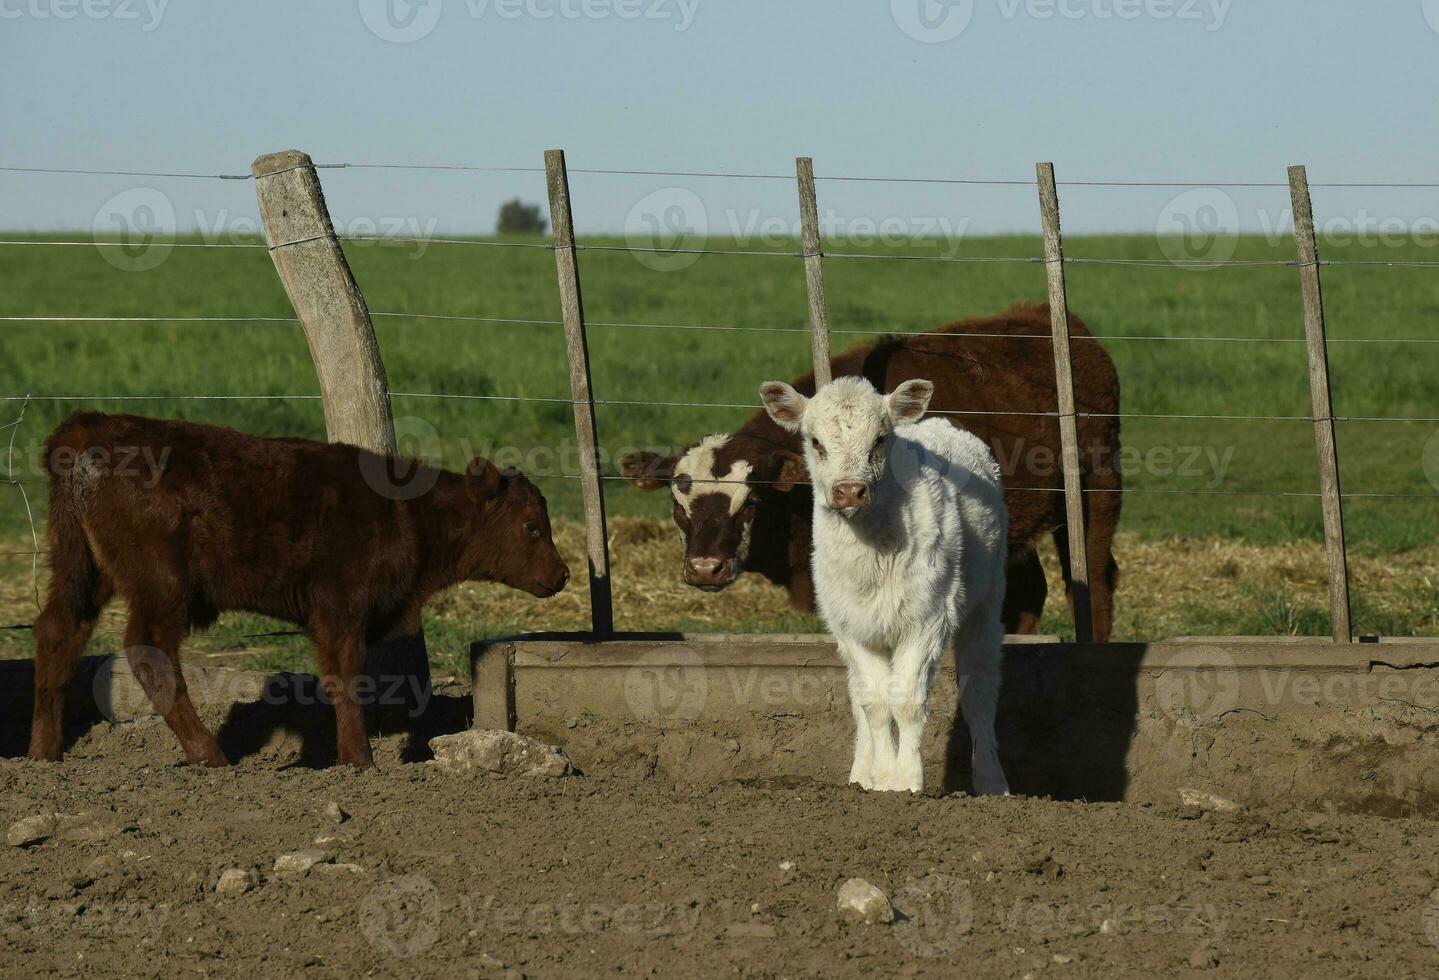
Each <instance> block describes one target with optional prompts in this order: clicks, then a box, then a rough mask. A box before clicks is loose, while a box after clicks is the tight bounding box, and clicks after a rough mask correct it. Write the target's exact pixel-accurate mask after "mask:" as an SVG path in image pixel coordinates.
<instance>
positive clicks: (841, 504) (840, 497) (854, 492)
mask: <svg viewBox="0 0 1439 980" xmlns="http://www.w3.org/2000/svg"><path fill="white" fill-rule="evenodd" d="M833 497H834V505H835V507H836V508H840V509H844V508H848V507H867V506H869V484H867V483H865V482H864V481H863V480H845V481H843V482H840V483H836V484H835V485H834V491H833Z"/></svg>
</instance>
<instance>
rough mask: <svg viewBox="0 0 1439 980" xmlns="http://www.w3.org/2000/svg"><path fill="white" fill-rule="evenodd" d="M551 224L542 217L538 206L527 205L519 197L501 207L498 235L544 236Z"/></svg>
mask: <svg viewBox="0 0 1439 980" xmlns="http://www.w3.org/2000/svg"><path fill="white" fill-rule="evenodd" d="M548 227H549V222H548V221H546V220H545V219H544V218H542V217H540V206H539V205H538V204H526V203H524V202H523V201H521V200H520V199H519V198H518V197H516V198H512V199H510V200H508V201H506V202H505V203H504V204H501V205H500V218H499V220H498V221H497V222H495V233H496V234H498V235H543V234H544V233H545V229H546V228H548Z"/></svg>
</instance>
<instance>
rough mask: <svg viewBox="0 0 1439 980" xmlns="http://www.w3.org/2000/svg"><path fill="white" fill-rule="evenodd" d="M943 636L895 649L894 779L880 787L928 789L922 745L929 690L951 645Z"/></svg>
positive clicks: (892, 692)
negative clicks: (895, 749) (895, 741)
mask: <svg viewBox="0 0 1439 980" xmlns="http://www.w3.org/2000/svg"><path fill="white" fill-rule="evenodd" d="M945 639H946V638H945V637H942V636H924V637H920V638H917V639H916V640H913V641H911V642H908V643H905V644H903V645H902V646H901V647H900V649H899V650H897V651H896V652H895V657H894V664H893V666H892V667H891V668H890V675H889V709H890V714H891V715H892V716H893V717H894V722H895V727H896V728H897V729H898V730H899V748H898V751H897V752H896V759H895V768H894V778H893V779H892V780H891V782H890V784H889V785H888V786H880V787H878V788H879V789H892V790H901V791H902V790H909V791H910V792H911V793H918V792H920V791H922V790H923V789H924V757H923V755H922V754H921V752H920V746H921V743H922V741H923V739H924V723H925V721H926V720H927V719H928V718H929V689H930V688H931V687H932V686H933V685H934V675H935V672H936V671H937V670H938V669H939V658H940V655H941V654H942V653H943V651H944V649H945V647H946V646H948V644H947V643H946V642H945Z"/></svg>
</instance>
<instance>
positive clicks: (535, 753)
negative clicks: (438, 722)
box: [430, 730, 573, 779]
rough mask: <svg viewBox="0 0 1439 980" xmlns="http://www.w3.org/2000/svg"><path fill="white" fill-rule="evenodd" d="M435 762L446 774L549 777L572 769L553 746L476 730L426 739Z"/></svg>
mask: <svg viewBox="0 0 1439 980" xmlns="http://www.w3.org/2000/svg"><path fill="white" fill-rule="evenodd" d="M430 751H432V752H434V753H435V765H437V766H438V767H439V768H440V771H441V772H447V773H470V772H480V773H493V774H496V775H501V776H504V775H511V774H513V775H518V776H541V777H546V778H550V779H555V778H559V777H562V776H568V775H570V773H571V772H572V771H573V767H572V766H571V765H570V760H569V757H568V756H567V755H565V753H564V752H563V751H561V750H560V749H557V748H555V747H554V746H553V745H548V744H546V743H544V742H541V741H539V740H538V739H533V738H527V737H525V736H524V735H516V734H515V733H514V732H505V731H498V730H478V731H467V732H459V733H457V734H455V735H440V736H438V737H436V738H432V739H430Z"/></svg>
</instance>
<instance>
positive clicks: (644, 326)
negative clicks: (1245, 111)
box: [0, 311, 1439, 344]
mask: <svg viewBox="0 0 1439 980" xmlns="http://www.w3.org/2000/svg"><path fill="white" fill-rule="evenodd" d="M370 316H371V317H388V318H397V319H414V320H456V321H463V322H471V323H514V324H531V325H536V326H562V325H563V323H564V321H562V320H552V319H545V318H534V317H511V316H476V315H470V314H460V313H418V312H388V311H371V313H370ZM172 322H173V323H299V320H298V319H297V318H295V317H292V316H290V317H285V316H190V315H183V314H177V315H174V316H166V315H153V316H104V315H98V314H97V315H84V314H72V315H65V316H51V315H44V314H26V315H5V316H0V323H172ZM585 326H586V327H596V328H601V329H611V328H613V329H633V330H711V331H717V332H753V333H803V334H808V333H809V332H810V331H809V328H808V327H756V326H744V325H731V324H708V323H624V322H616V321H604V320H587V321H586V323H585ZM829 332H830V333H831V334H834V335H839V336H854V337H876V336H890V337H929V338H931V339H934V340H956V341H963V340H1037V341H1049V340H1051V339H1052V337H1051V336H1050V335H1049V334H1048V333H1032V334H1017V333H984V332H968V331H966V332H964V333H939V332H936V330H935V329H933V328H931V329H930V330H887V329H884V328H880V327H875V328H871V329H846V328H836V329H831V330H830V331H829ZM1327 340H1328V343H1331V344H1439V337H1329V338H1327ZM1070 341H1071V343H1079V342H1084V341H1090V342H1094V343H1107V342H1109V341H1120V342H1128V341H1138V342H1173V343H1236V344H1303V343H1305V342H1306V341H1305V339H1304V338H1303V337H1239V336H1226V337H1216V336H1207V335H1198V334H1187V335H1168V336H1161V335H1146V334H1085V335H1080V334H1072V335H1071V336H1070Z"/></svg>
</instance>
